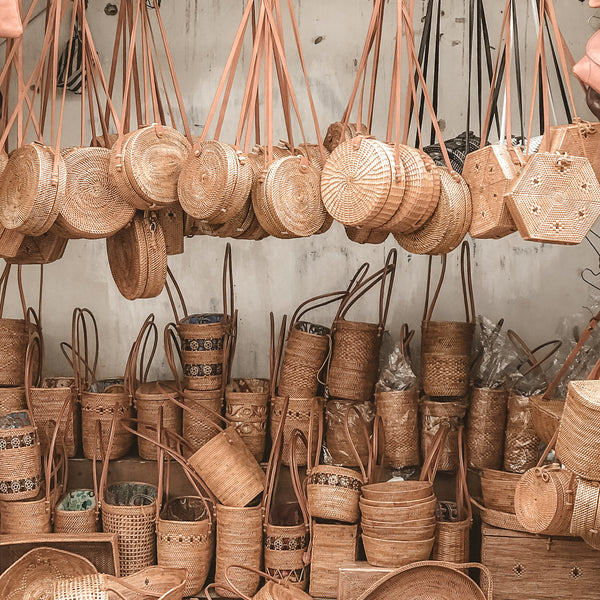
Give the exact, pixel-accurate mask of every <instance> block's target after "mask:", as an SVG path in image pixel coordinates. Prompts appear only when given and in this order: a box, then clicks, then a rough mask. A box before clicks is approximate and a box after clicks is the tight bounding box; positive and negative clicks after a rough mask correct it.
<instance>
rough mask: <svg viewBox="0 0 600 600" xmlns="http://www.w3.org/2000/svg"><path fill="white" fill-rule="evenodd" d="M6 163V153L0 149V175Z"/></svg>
mask: <svg viewBox="0 0 600 600" xmlns="http://www.w3.org/2000/svg"><path fill="white" fill-rule="evenodd" d="M7 164H8V154H6V152H4V150H0V175H2V173H3V172H4V168H5V167H6V165H7Z"/></svg>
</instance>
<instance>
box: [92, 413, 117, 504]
mask: <svg viewBox="0 0 600 600" xmlns="http://www.w3.org/2000/svg"><path fill="white" fill-rule="evenodd" d="M118 410H119V403H118V402H115V405H114V409H113V418H112V421H111V423H110V431H109V434H108V443H107V445H106V454H105V455H104V460H103V462H102V473H101V475H100V487H99V489H98V494H99V495H98V497H97V498H96V509H97V510H98V512H100V510H101V508H102V507H101V504H102V502H104V494H105V492H106V483H107V480H108V465H109V463H110V454H111V452H112V447H113V444H114V441H115V433H116V430H117V426H121V427H122V425H120V424H119V417H118ZM101 431H102V430H101ZM100 445H102V438H100Z"/></svg>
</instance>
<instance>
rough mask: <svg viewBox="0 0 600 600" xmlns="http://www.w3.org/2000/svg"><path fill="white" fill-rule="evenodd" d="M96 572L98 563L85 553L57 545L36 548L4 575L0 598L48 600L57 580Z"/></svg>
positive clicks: (4, 599) (0, 587) (1, 578)
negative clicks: (78, 552) (84, 555)
mask: <svg viewBox="0 0 600 600" xmlns="http://www.w3.org/2000/svg"><path fill="white" fill-rule="evenodd" d="M96 573H98V570H97V569H96V567H95V566H94V565H93V564H92V563H91V562H90V561H89V560H87V559H85V558H83V556H79V555H78V554H73V553H71V552H65V551H64V550H57V549H56V548H46V547H41V548H34V549H33V550H30V551H29V552H27V554H24V555H23V556H22V557H21V558H20V559H19V560H17V561H16V562H15V563H13V564H12V565H11V566H10V567H9V568H8V569H6V571H4V573H2V575H0V598H2V600H48V599H49V598H52V597H53V592H52V589H53V585H54V582H56V581H57V580H61V579H68V578H70V577H81V576H83V575H94V574H96Z"/></svg>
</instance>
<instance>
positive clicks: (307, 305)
mask: <svg viewBox="0 0 600 600" xmlns="http://www.w3.org/2000/svg"><path fill="white" fill-rule="evenodd" d="M365 264H366V263H365ZM347 294H348V290H345V291H343V292H330V293H328V294H320V295H319V296H314V297H313V298H309V299H308V300H305V301H304V302H303V303H302V304H300V306H298V308H297V309H296V312H294V314H293V315H292V320H291V321H290V331H291V330H292V329H293V328H294V325H296V323H297V322H298V321H299V320H300V319H301V318H302V317H303V316H304V315H305V314H306V313H307V312H310V311H311V310H316V309H317V308H321V307H323V306H327V305H328V304H333V303H334V302H337V301H338V300H342V299H343V298H344V297H345V296H346V295H347ZM325 298H328V300H326V301H325V302H320V303H319V304H315V305H314V306H311V305H312V303H313V302H317V301H318V300H323V299H325ZM303 309H304V310H303Z"/></svg>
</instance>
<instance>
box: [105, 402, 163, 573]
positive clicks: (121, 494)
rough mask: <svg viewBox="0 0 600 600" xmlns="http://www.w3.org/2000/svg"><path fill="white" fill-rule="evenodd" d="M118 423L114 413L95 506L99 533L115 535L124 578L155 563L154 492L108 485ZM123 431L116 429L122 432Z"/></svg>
mask: <svg viewBox="0 0 600 600" xmlns="http://www.w3.org/2000/svg"><path fill="white" fill-rule="evenodd" d="M118 422H119V416H118V413H116V412H115V413H114V414H113V419H112V423H111V427H110V434H109V439H108V447H107V452H106V455H105V457H104V462H103V464H102V476H101V478H100V487H99V495H98V504H99V508H100V510H101V512H102V529H103V531H104V532H106V533H116V534H118V535H119V565H120V572H121V575H123V576H127V575H132V574H133V573H137V572H138V571H140V570H141V569H144V568H145V567H149V566H151V565H153V564H155V562H156V532H155V527H156V525H155V521H156V498H157V496H158V490H157V488H156V486H154V485H151V484H148V483H137V482H113V483H111V484H108V467H109V464H110V456H111V451H112V447H113V444H114V440H115V433H116V430H117V424H118ZM125 427H126V426H124V425H122V424H121V425H120V428H121V429H123V430H125ZM128 433H130V432H128ZM130 435H132V434H131V433H130Z"/></svg>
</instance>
